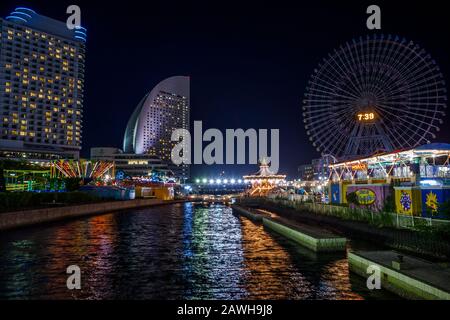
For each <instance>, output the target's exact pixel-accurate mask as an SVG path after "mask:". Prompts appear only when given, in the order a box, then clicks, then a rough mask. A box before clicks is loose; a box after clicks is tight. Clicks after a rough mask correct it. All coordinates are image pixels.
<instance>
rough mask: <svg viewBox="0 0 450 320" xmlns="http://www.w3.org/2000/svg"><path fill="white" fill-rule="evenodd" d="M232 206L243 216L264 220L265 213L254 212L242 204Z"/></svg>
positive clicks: (259, 220)
mask: <svg viewBox="0 0 450 320" xmlns="http://www.w3.org/2000/svg"><path fill="white" fill-rule="evenodd" d="M231 208H232V209H233V210H234V211H235V212H236V213H238V214H240V215H241V216H244V217H246V218H248V219H250V220H253V221H257V222H262V221H263V217H264V215H262V214H259V213H256V212H254V211H253V210H251V209H247V208H243V207H241V206H237V205H232V206H231Z"/></svg>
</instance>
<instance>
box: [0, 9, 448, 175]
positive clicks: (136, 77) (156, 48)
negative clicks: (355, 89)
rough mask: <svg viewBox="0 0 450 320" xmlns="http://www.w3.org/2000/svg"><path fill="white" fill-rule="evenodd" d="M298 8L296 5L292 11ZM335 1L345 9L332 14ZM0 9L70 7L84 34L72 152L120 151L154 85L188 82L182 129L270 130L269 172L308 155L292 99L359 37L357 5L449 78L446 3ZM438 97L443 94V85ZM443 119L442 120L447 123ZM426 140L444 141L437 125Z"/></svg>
mask: <svg viewBox="0 0 450 320" xmlns="http://www.w3.org/2000/svg"><path fill="white" fill-rule="evenodd" d="M296 2H298V1H296ZM344 2H345V4H343V3H344ZM392 2H394V1H390V3H389V2H382V1H359V2H350V1H326V2H325V1H318V0H314V1H309V2H307V1H305V3H304V4H297V5H295V6H294V5H293V4H289V2H286V3H283V2H281V1H276V2H263V1H258V2H247V1H245V2H244V1H237V2H233V1H226V2H221V1H208V2H199V1H195V3H194V2H193V1H192V2H191V1H179V2H176V1H146V3H147V4H145V5H144V4H143V1H142V0H141V1H131V0H127V1H120V2H117V1H110V2H107V1H98V0H95V1H92V0H90V1H72V0H70V1H54V2H50V1H5V0H2V1H1V2H0V15H1V16H3V17H6V16H7V15H8V14H9V13H10V12H11V11H12V10H13V9H14V8H15V7H17V6H28V7H30V8H32V9H34V10H35V11H37V13H39V14H42V15H46V16H49V17H52V18H55V19H58V20H62V21H65V20H66V18H67V14H66V13H65V12H66V8H67V6H68V5H70V4H77V5H79V6H80V7H81V10H82V25H83V26H84V27H86V28H87V29H88V44H87V64H86V86H85V104H84V110H85V111H84V128H83V150H82V155H83V156H84V157H88V156H89V149H90V147H93V146H115V147H121V146H122V139H123V133H124V130H125V126H126V123H127V121H128V118H129V116H130V115H131V113H132V112H133V110H134V108H135V107H136V105H137V103H138V102H139V101H140V100H141V99H142V97H143V96H144V95H145V94H146V93H147V92H148V91H150V90H151V89H152V88H153V87H154V86H155V85H156V84H157V83H158V82H160V81H161V80H163V79H165V78H167V77H170V76H173V75H189V76H190V77H191V121H194V120H202V121H203V126H204V130H205V129H207V128H219V129H221V130H225V129H226V128H233V129H235V128H243V129H246V128H255V129H258V128H267V129H271V128H279V129H280V135H281V147H280V148H281V150H280V164H281V167H280V173H287V174H289V176H290V177H292V178H294V177H295V176H296V172H297V167H298V165H300V164H303V163H309V162H310V161H311V159H313V158H317V157H318V156H319V154H318V153H317V152H316V151H315V149H314V148H313V147H312V145H311V143H310V142H309V140H308V137H307V135H306V132H305V129H304V126H303V119H302V115H301V113H302V110H301V106H302V105H301V101H302V99H303V94H304V92H305V87H306V83H307V81H308V79H309V77H310V75H311V73H312V72H313V69H314V68H315V67H316V65H317V64H318V63H319V61H320V60H321V59H322V58H323V57H325V56H326V55H327V54H328V53H329V52H330V51H332V50H333V49H334V48H336V47H338V46H339V45H340V44H342V43H344V42H346V41H348V40H351V39H352V38H353V37H358V36H360V35H365V34H368V33H369V34H370V33H372V32H373V31H370V30H368V29H367V28H366V19H367V14H366V13H365V12H366V8H367V6H368V5H371V4H377V5H379V6H380V7H381V10H382V32H383V33H386V34H388V33H391V34H397V35H400V36H403V37H406V38H407V39H410V40H413V41H415V42H417V43H418V44H420V46H421V47H423V48H425V50H426V51H427V52H428V53H430V54H431V55H432V57H433V58H434V59H435V60H436V61H437V62H438V64H439V65H440V67H441V69H442V72H443V73H444V76H445V78H446V81H447V83H448V81H449V80H448V79H449V78H448V75H449V74H450V70H449V69H450V64H449V54H450V50H449V37H448V30H450V23H449V21H450V12H449V11H446V10H445V8H446V6H445V4H444V2H445V1H426V2H424V1H421V2H420V3H414V2H411V1H395V4H393V3H392ZM447 87H448V85H447ZM447 118H448V116H447ZM441 129H442V130H441V133H440V134H439V135H438V139H436V141H442V142H450V133H449V131H450V130H448V119H445V122H444V125H443V126H442V128H441ZM222 170H225V172H226V175H227V176H232V175H233V176H238V175H242V174H245V173H250V172H255V171H257V167H256V166H225V167H216V166H194V167H193V174H192V176H193V177H200V176H201V177H203V176H208V175H214V174H217V173H219V172H220V171H222Z"/></svg>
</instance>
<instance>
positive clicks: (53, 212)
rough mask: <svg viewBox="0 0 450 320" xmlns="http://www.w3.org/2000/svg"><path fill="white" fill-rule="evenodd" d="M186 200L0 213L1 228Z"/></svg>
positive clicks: (118, 203) (141, 200) (130, 202)
mask: <svg viewBox="0 0 450 320" xmlns="http://www.w3.org/2000/svg"><path fill="white" fill-rule="evenodd" d="M180 202H185V201H184V200H174V201H164V200H158V199H136V200H128V201H111V202H99V203H91V204H82V205H77V206H67V207H57V208H43V209H35V210H24V211H15V212H6V213H0V230H7V229H13V228H18V227H25V226H30V225H35V224H39V223H45V222H51V221H57V220H63V219H70V218H76V217H81V216H87V215H94V214H101V213H106V212H113V211H118V210H128V209H135V208H142V207H151V206H158V205H164V204H173V203H180Z"/></svg>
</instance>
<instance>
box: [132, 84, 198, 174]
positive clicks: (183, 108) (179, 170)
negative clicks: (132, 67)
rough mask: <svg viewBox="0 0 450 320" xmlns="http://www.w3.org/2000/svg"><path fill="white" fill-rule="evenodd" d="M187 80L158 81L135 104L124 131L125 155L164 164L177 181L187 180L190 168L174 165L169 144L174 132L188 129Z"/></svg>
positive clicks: (173, 144) (171, 144) (172, 144)
mask: <svg viewBox="0 0 450 320" xmlns="http://www.w3.org/2000/svg"><path fill="white" fill-rule="evenodd" d="M189 82H190V81H189V77H184V76H175V77H170V78H167V79H165V80H163V81H161V82H160V83H159V84H158V85H157V86H156V87H154V88H153V89H152V90H151V91H150V92H149V93H148V94H147V95H146V96H145V97H144V98H143V99H142V100H141V102H140V103H139V104H138V106H137V107H136V109H135V110H134V112H133V114H132V115H131V118H130V120H129V121H128V125H127V128H126V130H125V136H124V142H123V150H124V152H125V153H128V154H130V153H135V154H148V155H150V156H155V157H158V158H159V159H161V160H162V162H163V163H165V164H167V165H168V166H169V168H170V169H171V170H172V171H173V172H174V174H175V175H176V176H177V177H178V178H180V179H188V178H189V175H190V173H189V166H188V165H180V166H176V165H175V164H173V162H172V160H171V152H172V149H173V147H174V146H175V145H176V144H177V142H173V141H171V137H172V132H173V131H174V130H176V129H187V130H189V116H190V102H189V96H190V94H189Z"/></svg>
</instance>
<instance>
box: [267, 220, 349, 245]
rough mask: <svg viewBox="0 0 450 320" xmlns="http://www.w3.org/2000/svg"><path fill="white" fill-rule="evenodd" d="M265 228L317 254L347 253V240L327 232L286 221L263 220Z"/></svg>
mask: <svg viewBox="0 0 450 320" xmlns="http://www.w3.org/2000/svg"><path fill="white" fill-rule="evenodd" d="M263 224H264V226H265V227H267V228H269V229H271V230H273V231H275V232H277V233H279V234H281V235H283V236H285V237H286V238H289V239H291V240H293V241H295V242H297V243H299V244H301V245H302V246H305V247H307V248H308V249H311V250H313V251H315V252H337V251H342V252H343V251H345V250H346V244H347V239H346V238H342V237H339V236H336V235H334V234H332V233H329V232H327V231H324V230H321V229H318V228H313V227H309V226H304V225H298V224H294V223H292V222H290V221H287V220H285V219H272V218H263Z"/></svg>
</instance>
